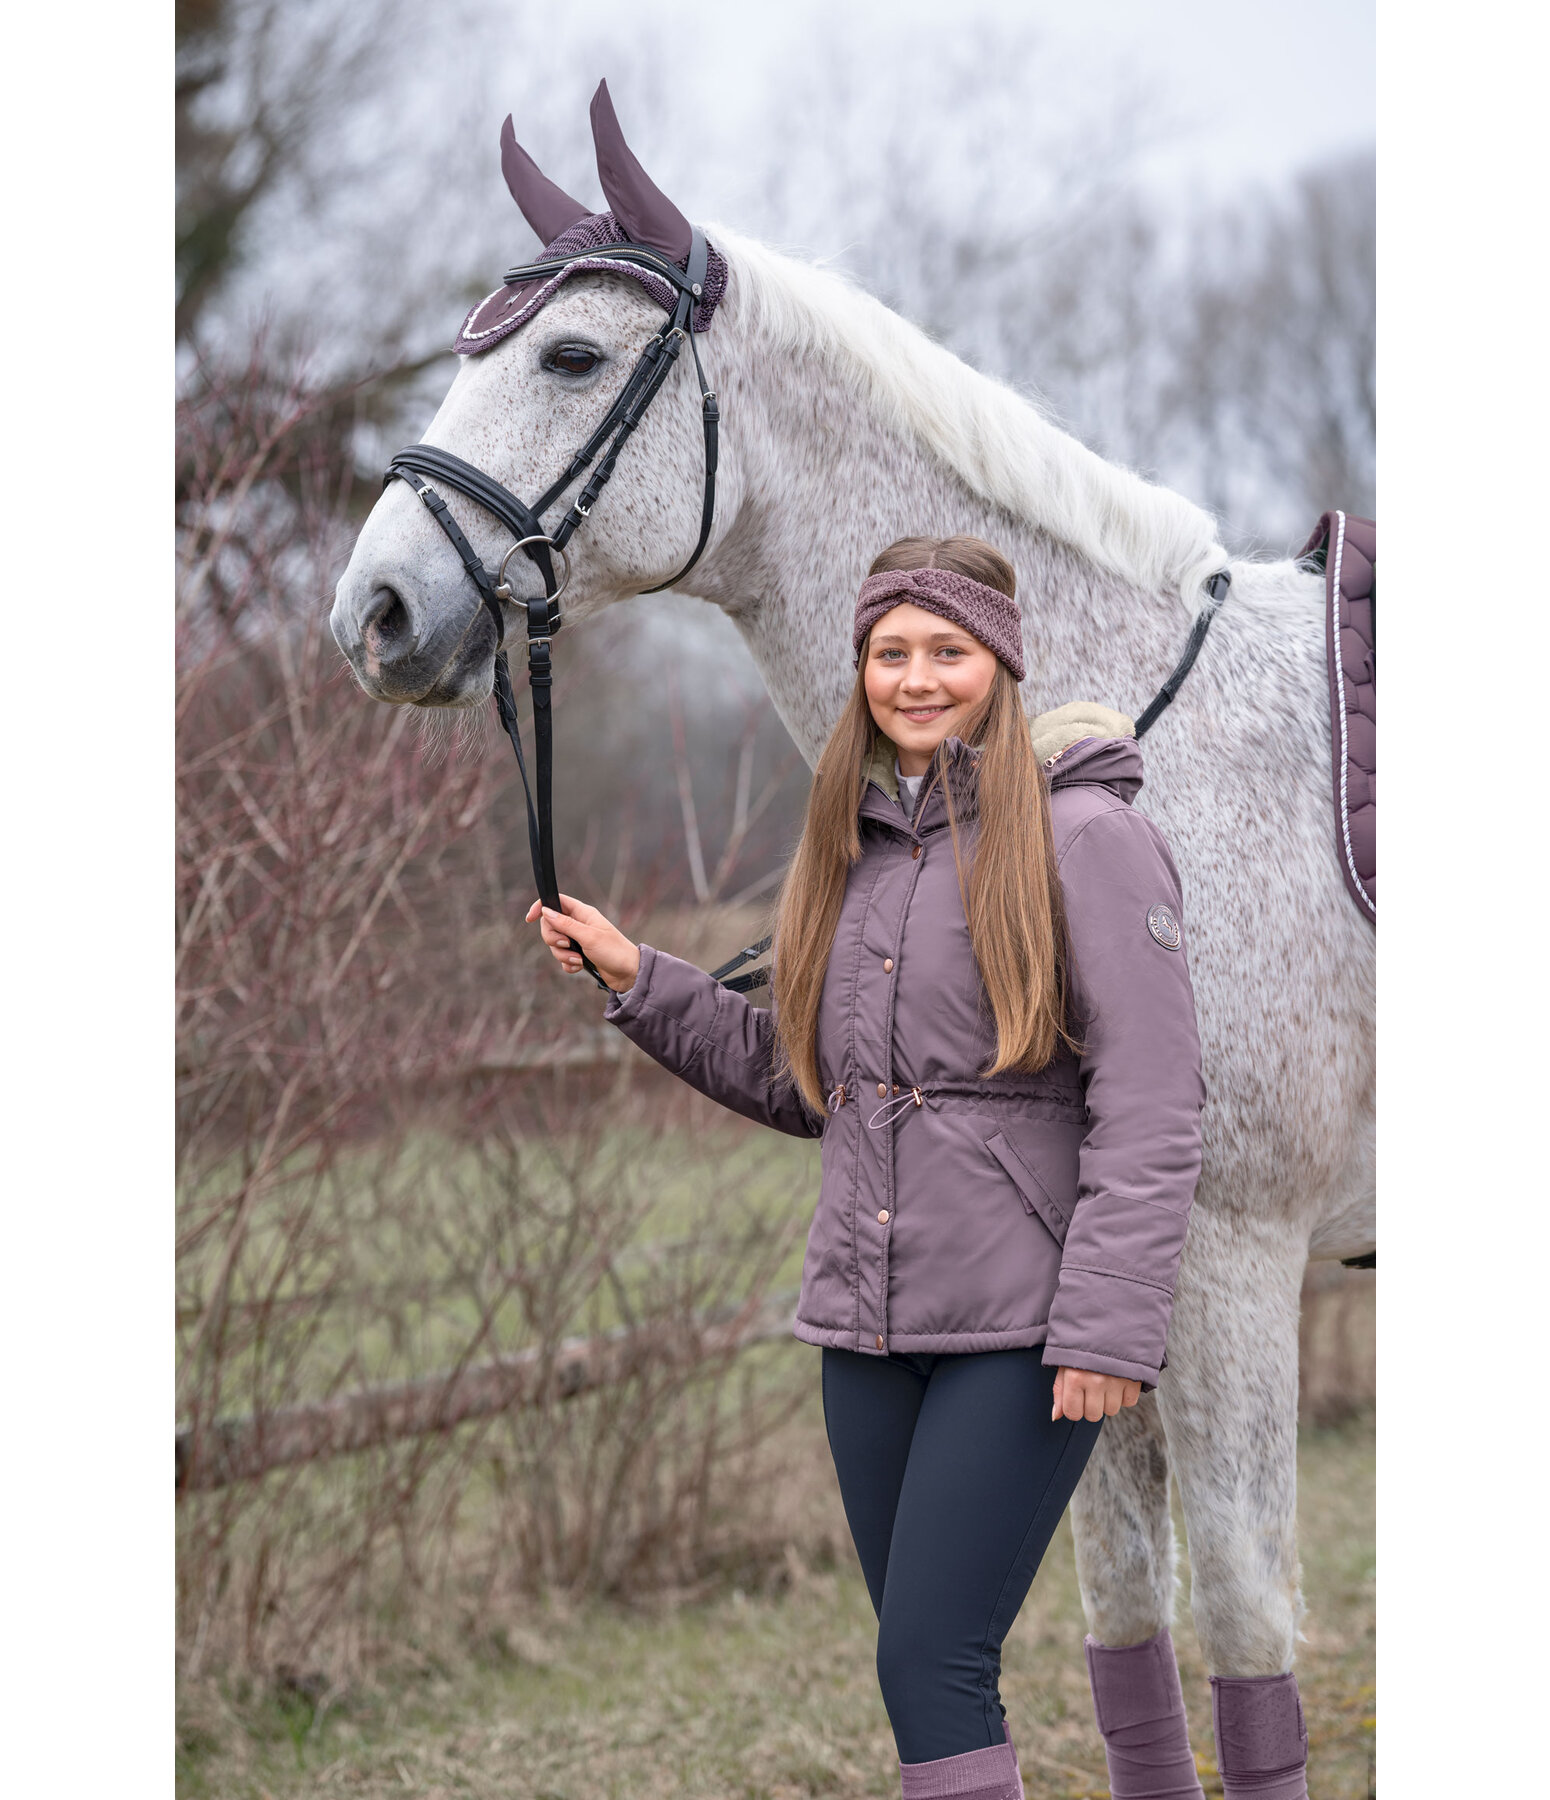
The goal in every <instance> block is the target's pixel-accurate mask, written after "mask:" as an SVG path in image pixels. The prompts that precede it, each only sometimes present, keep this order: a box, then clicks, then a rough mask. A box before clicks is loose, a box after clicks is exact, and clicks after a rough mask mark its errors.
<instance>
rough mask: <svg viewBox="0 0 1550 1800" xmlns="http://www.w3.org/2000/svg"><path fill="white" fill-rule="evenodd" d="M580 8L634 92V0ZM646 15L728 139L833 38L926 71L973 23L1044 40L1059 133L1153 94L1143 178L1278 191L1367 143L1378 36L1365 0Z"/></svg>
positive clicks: (592, 51) (983, 4) (1099, 1)
mask: <svg viewBox="0 0 1550 1800" xmlns="http://www.w3.org/2000/svg"><path fill="white" fill-rule="evenodd" d="M588 12H589V17H590V18H591V19H592V20H593V21H594V26H593V30H592V33H591V35H590V41H589V44H588V46H587V50H586V52H585V54H587V55H588V56H590V58H591V60H592V61H594V62H597V63H598V64H599V65H600V72H602V73H607V74H609V75H610V81H611V85H612V86H614V87H615V89H616V90H617V89H618V88H619V87H620V85H621V83H623V84H624V85H626V86H627V84H628V70H627V69H620V70H617V71H613V70H609V69H607V68H604V67H602V65H604V64H606V63H607V61H608V48H609V29H608V27H609V24H610V23H613V22H617V23H618V24H622V23H623V21H625V20H629V21H631V24H632V25H633V26H635V27H637V28H638V23H639V20H640V18H641V10H640V5H639V0H594V4H593V5H592V6H591V7H590V8H589V9H588ZM650 15H651V16H652V17H653V18H655V19H658V20H661V21H662V22H663V24H664V26H665V30H664V34H663V35H664V37H666V38H667V39H668V40H670V41H671V42H672V43H673V46H674V48H673V55H674V59H675V61H676V60H677V59H678V58H679V57H680V56H681V57H682V58H683V59H684V63H685V64H686V65H687V66H686V69H685V73H686V74H688V73H689V72H690V71H692V88H693V91H694V93H695V94H696V96H697V97H698V98H700V99H702V100H703V102H704V103H705V104H706V105H707V107H708V108H710V109H712V111H713V112H714V113H715V114H717V115H719V122H720V125H721V130H722V134H725V135H724V136H723V141H726V137H732V138H734V139H735V134H736V126H737V121H738V117H739V113H740V111H741V110H742V108H743V107H744V106H746V104H747V102H748V100H749V99H750V98H751V97H753V96H755V95H758V96H760V97H761V98H762V96H763V94H764V93H765V92H766V91H767V89H768V88H769V86H770V85H771V84H773V83H778V82H780V81H790V80H797V81H800V80H802V79H803V77H804V74H810V73H811V72H813V71H814V70H815V69H816V68H818V67H819V66H821V65H822V64H823V63H824V62H826V61H827V60H828V58H829V57H830V56H831V55H832V54H833V53H834V47H835V36H836V31H837V30H838V33H839V48H840V53H841V54H845V55H849V56H851V57H852V59H853V61H854V62H855V63H856V65H857V66H856V68H855V70H854V71H853V73H854V74H855V75H856V76H859V77H862V78H863V79H864V74H865V60H866V46H867V43H868V41H871V42H874V43H876V44H878V45H879V46H880V47H884V48H886V49H889V50H901V49H906V48H908V47H910V45H911V44H912V42H913V45H914V46H917V47H919V48H921V49H923V50H925V51H926V55H925V56H924V57H923V58H922V66H923V67H927V66H929V60H930V51H931V49H932V48H933V47H944V48H945V47H949V46H951V45H952V44H953V43H954V42H955V41H961V40H962V39H963V38H964V36H965V34H966V28H967V27H972V25H973V24H975V23H978V22H983V23H984V24H985V25H988V26H990V27H991V28H992V29H994V30H996V31H997V32H998V33H999V32H1006V33H1008V34H1009V35H1017V36H1020V35H1021V34H1022V33H1023V32H1024V31H1025V30H1026V28H1027V27H1029V26H1030V25H1032V26H1034V27H1035V28H1036V29H1037V31H1038V32H1039V34H1040V35H1042V36H1043V38H1044V39H1045V41H1046V44H1047V46H1048V50H1049V52H1050V60H1051V62H1052V63H1053V64H1054V65H1055V68H1056V70H1057V71H1058V74H1056V75H1054V76H1052V77H1046V79H1045V81H1042V82H1041V81H1037V80H1033V79H1030V91H1029V96H1028V100H1029V106H1030V108H1032V109H1035V110H1038V111H1047V112H1049V113H1050V114H1051V115H1052V120H1051V122H1052V123H1053V122H1055V120H1056V119H1060V118H1065V117H1069V116H1072V115H1075V116H1080V115H1081V114H1082V113H1083V112H1087V111H1091V110H1093V109H1094V108H1095V107H1097V106H1098V105H1099V104H1100V102H1101V95H1102V92H1103V90H1105V89H1108V90H1109V91H1110V92H1122V91H1134V92H1137V93H1146V94H1148V95H1149V96H1150V97H1151V100H1152V102H1153V104H1154V105H1155V106H1156V107H1157V108H1158V110H1159V117H1160V122H1161V123H1162V124H1164V125H1165V126H1166V128H1167V137H1168V141H1167V142H1166V143H1164V144H1161V145H1159V146H1157V147H1155V148H1154V149H1152V150H1150V151H1149V152H1148V153H1147V154H1146V155H1145V157H1144V159H1143V161H1142V164H1141V167H1140V169H1139V170H1138V173H1140V174H1143V175H1144V176H1145V177H1146V178H1147V179H1149V180H1152V181H1155V182H1156V183H1158V184H1159V185H1160V186H1164V187H1167V188H1170V189H1173V190H1176V191H1177V190H1183V191H1184V192H1190V191H1195V192H1202V193H1221V192H1224V191H1227V190H1230V189H1232V188H1236V187H1241V186H1242V185H1243V184H1244V183H1245V182H1253V181H1261V180H1263V181H1274V180H1276V179H1278V178H1280V177H1283V176H1285V175H1287V174H1288V173H1290V172H1291V171H1292V170H1293V169H1295V168H1298V167H1300V166H1302V165H1303V164H1306V163H1308V162H1310V161H1313V160H1315V159H1319V158H1322V157H1323V156H1325V155H1326V154H1334V153H1337V152H1339V151H1342V150H1346V149H1352V148H1357V147H1360V146H1365V145H1368V144H1371V143H1372V141H1373V139H1374V135H1375V125H1374V116H1375V94H1374V89H1375V35H1376V34H1375V27H1374V16H1373V8H1372V6H1371V5H1370V4H1366V3H1365V0H1247V3H1246V0H1079V3H1073V0H956V3H955V4H953V5H951V6H947V5H943V4H942V0H783V3H782V4H780V5H778V6H774V5H757V6H755V5H749V4H744V3H737V4H728V3H727V0H721V3H720V4H710V5H707V4H706V3H705V0H657V3H656V4H654V5H653V6H652V7H651V9H650ZM629 35H631V36H633V30H631V31H630V33H629ZM880 60H882V61H884V62H886V63H887V64H889V65H890V66H891V65H892V62H893V58H892V57H891V56H886V57H884V58H881V59H880ZM1040 61H1041V63H1042V61H1043V59H1042V58H1041V59H1040ZM879 98H882V96H879ZM898 98H899V100H900V102H901V103H903V104H906V105H907V104H909V96H908V95H900V96H898Z"/></svg>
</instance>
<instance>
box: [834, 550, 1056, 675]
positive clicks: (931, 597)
mask: <svg viewBox="0 0 1550 1800" xmlns="http://www.w3.org/2000/svg"><path fill="white" fill-rule="evenodd" d="M905 601H908V602H909V603H910V604H911V605H912V606H920V607H924V608H925V610H926V611H927V612H930V613H935V614H936V615H937V617H938V618H939V619H947V620H949V621H950V622H951V623H952V624H954V625H961V626H962V627H963V629H964V630H965V631H966V632H968V634H969V636H970V637H975V638H978V639H979V641H980V642H981V643H982V644H983V645H984V646H985V648H986V649H987V650H993V651H994V652H995V653H996V655H997V656H998V657H1000V659H1001V661H1002V662H1004V663H1005V664H1006V666H1007V667H1008V668H1009V669H1010V670H1011V671H1012V673H1013V674H1014V675H1015V676H1016V677H1017V679H1018V680H1019V681H1021V680H1022V678H1023V674H1024V667H1023V620H1022V614H1021V613H1020V612H1019V611H1018V607H1017V602H1016V601H1015V600H1014V599H1012V597H1011V596H1010V595H1009V594H1003V593H1002V592H1001V590H1000V589H999V588H993V587H987V586H986V584H985V583H984V582H983V581H975V580H974V579H973V578H972V577H971V576H968V575H960V574H958V572H957V571H956V570H954V569H889V570H887V571H886V572H885V573H884V574H881V575H868V576H867V578H866V580H865V581H863V582H862V584H861V592H860V593H859V594H858V595H857V596H856V625H855V631H854V633H853V634H852V642H853V644H854V646H855V651H856V661H857V662H858V663H859V662H860V660H861V645H862V643H863V642H864V640H865V638H866V634H867V633H868V632H869V631H870V630H871V629H872V627H873V626H874V625H875V624H876V623H877V621H878V620H879V619H880V618H881V617H882V616H883V614H884V613H886V612H891V611H892V610H893V609H894V607H896V606H899V605H901V604H902V603H903V602H905Z"/></svg>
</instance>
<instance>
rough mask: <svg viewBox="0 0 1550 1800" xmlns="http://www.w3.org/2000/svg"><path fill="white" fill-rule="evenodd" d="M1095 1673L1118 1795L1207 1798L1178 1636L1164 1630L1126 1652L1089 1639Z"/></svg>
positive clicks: (1090, 1671)
mask: <svg viewBox="0 0 1550 1800" xmlns="http://www.w3.org/2000/svg"><path fill="white" fill-rule="evenodd" d="M1087 1676H1088V1679H1089V1681H1091V1683H1092V1689H1093V1711H1094V1712H1095V1713H1097V1715H1098V1729H1099V1731H1101V1732H1102V1733H1103V1748H1104V1754H1105V1755H1106V1756H1107V1757H1108V1759H1109V1791H1110V1793H1111V1794H1112V1795H1113V1800H1205V1795H1204V1792H1203V1790H1202V1788H1201V1786H1200V1777H1199V1776H1198V1775H1197V1774H1196V1773H1195V1759H1194V1757H1193V1756H1192V1755H1191V1754H1190V1748H1189V1722H1188V1720H1187V1719H1186V1718H1185V1716H1184V1693H1183V1690H1182V1688H1180V1686H1179V1665H1178V1663H1177V1661H1176V1660H1175V1658H1174V1654H1173V1638H1172V1636H1171V1635H1170V1634H1169V1633H1168V1632H1167V1631H1166V1630H1164V1631H1159V1632H1158V1634H1157V1636H1156V1637H1153V1638H1148V1639H1147V1640H1146V1642H1145V1643H1144V1644H1130V1645H1127V1646H1126V1647H1124V1648H1123V1649H1119V1650H1110V1649H1107V1648H1106V1647H1105V1646H1104V1645H1102V1644H1100V1643H1099V1642H1098V1640H1097V1639H1096V1638H1088V1640H1087Z"/></svg>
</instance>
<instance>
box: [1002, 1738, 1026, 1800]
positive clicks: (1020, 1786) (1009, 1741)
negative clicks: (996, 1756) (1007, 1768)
mask: <svg viewBox="0 0 1550 1800" xmlns="http://www.w3.org/2000/svg"><path fill="white" fill-rule="evenodd" d="M1001 1729H1002V1730H1003V1731H1004V1732H1005V1733H1006V1747H1007V1749H1008V1750H1010V1751H1011V1752H1012V1773H1013V1774H1014V1775H1015V1776H1016V1777H1017V1800H1028V1796H1027V1795H1026V1794H1025V1793H1024V1792H1023V1772H1022V1770H1021V1769H1020V1768H1018V1766H1017V1746H1016V1744H1014V1743H1013V1742H1012V1727H1011V1726H1010V1725H1008V1724H1007V1722H1006V1720H1005V1719H1003V1720H1002V1721H1001Z"/></svg>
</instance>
